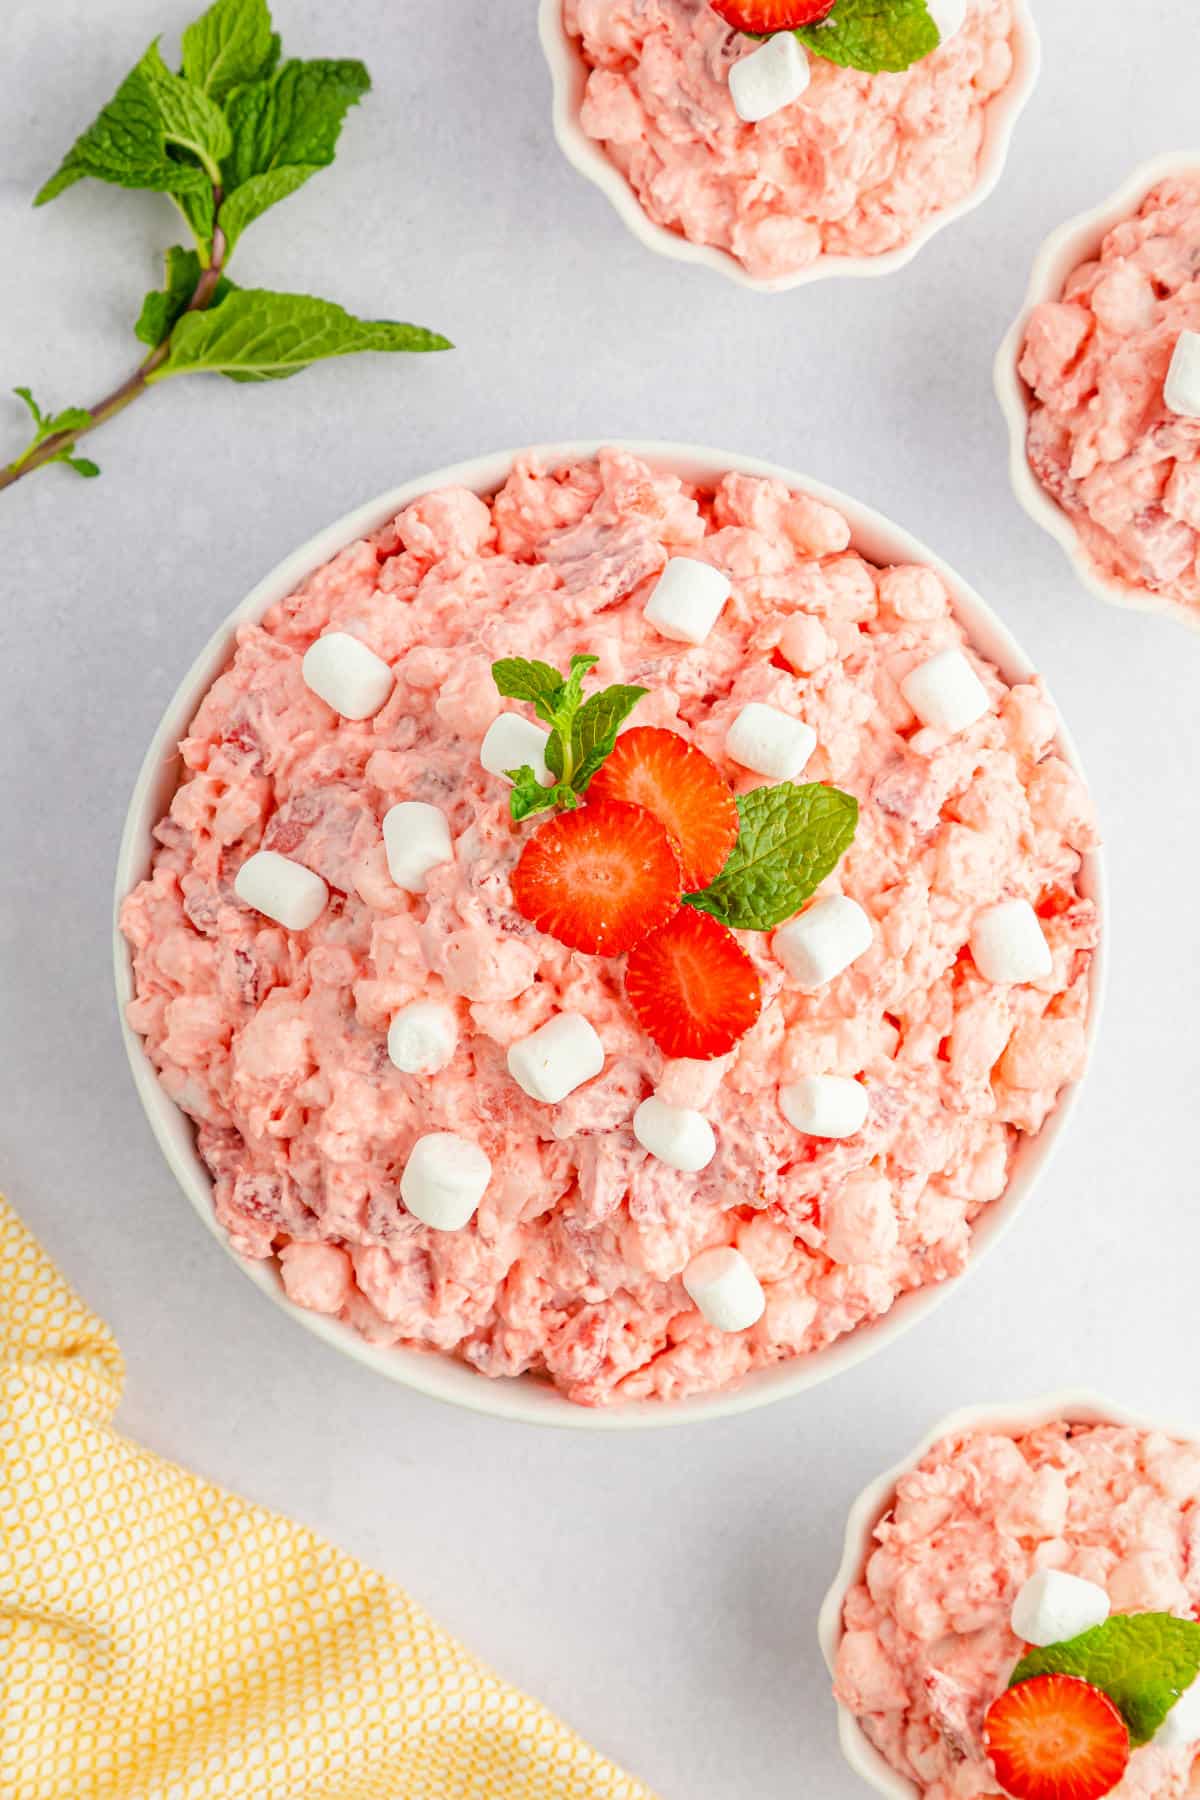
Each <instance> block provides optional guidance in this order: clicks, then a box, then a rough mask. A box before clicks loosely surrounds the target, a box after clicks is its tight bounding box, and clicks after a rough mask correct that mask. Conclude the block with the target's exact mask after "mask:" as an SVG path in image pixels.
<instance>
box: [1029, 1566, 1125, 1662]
mask: <svg viewBox="0 0 1200 1800" xmlns="http://www.w3.org/2000/svg"><path fill="white" fill-rule="evenodd" d="M1111 1610H1112V1608H1111V1605H1110V1603H1109V1598H1108V1595H1107V1594H1106V1593H1105V1591H1104V1589H1103V1588H1102V1587H1097V1585H1096V1583H1095V1582H1094V1581H1081V1580H1080V1578H1079V1576H1078V1575H1065V1574H1064V1573H1063V1571H1062V1570H1061V1569H1039V1570H1038V1572H1037V1574H1036V1575H1031V1576H1030V1578H1029V1580H1028V1581H1027V1582H1026V1583H1025V1586H1024V1587H1023V1588H1022V1589H1021V1591H1020V1593H1019V1594H1018V1595H1017V1597H1016V1599H1015V1601H1014V1602H1013V1609H1012V1628H1013V1630H1014V1632H1015V1633H1016V1635H1017V1636H1018V1637H1019V1638H1022V1639H1023V1640H1024V1641H1025V1643H1027V1644H1036V1645H1037V1647H1038V1649H1040V1650H1044V1649H1045V1648H1046V1646H1047V1644H1065V1643H1067V1642H1068V1641H1069V1640H1070V1639H1071V1638H1077V1637H1078V1636H1079V1634H1080V1632H1081V1631H1090V1630H1091V1629H1092V1626H1093V1625H1103V1623H1104V1621H1105V1619H1107V1617H1108V1615H1109V1613H1110V1611H1111Z"/></svg>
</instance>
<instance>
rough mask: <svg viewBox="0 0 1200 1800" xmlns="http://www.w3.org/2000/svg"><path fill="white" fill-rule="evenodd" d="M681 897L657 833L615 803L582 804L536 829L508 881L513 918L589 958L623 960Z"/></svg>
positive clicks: (652, 824)
mask: <svg viewBox="0 0 1200 1800" xmlns="http://www.w3.org/2000/svg"><path fill="white" fill-rule="evenodd" d="M682 892H683V888H682V882H681V879H680V872H679V858H678V856H677V855H676V853H675V846H674V844H673V843H672V842H671V839H670V837H669V836H668V834H667V831H666V829H665V827H664V826H663V825H661V824H660V823H659V821H658V820H657V819H656V818H654V817H653V816H652V815H651V814H650V813H648V812H646V810H645V809H644V808H643V807H640V806H626V805H624V804H622V803H621V802H620V801H615V800H609V801H597V802H595V803H592V802H591V801H589V803H588V805H587V806H584V807H582V808H580V809H579V810H578V811H576V812H567V813H559V814H558V815H557V816H556V817H555V818H553V819H551V820H550V821H549V822H548V823H547V824H545V825H542V826H541V827H540V828H539V829H538V830H537V831H535V832H534V834H533V836H532V837H531V838H530V840H529V842H528V843H527V844H526V846H525V848H524V850H522V852H521V856H520V859H519V861H518V863H517V866H516V868H515V869H514V870H513V873H512V893H513V903H514V904H515V906H516V908H517V911H518V912H519V913H522V914H523V915H524V916H525V918H527V919H531V920H532V921H533V923H534V924H535V925H536V926H537V928H538V930H539V931H544V932H546V934H547V935H548V936H549V937H553V938H557V939H558V941H559V943H560V944H567V945H569V946H570V948H571V949H572V950H586V951H588V952H589V954H590V955H592V956H623V955H624V953H625V951H626V950H631V949H632V948H633V946H634V945H635V944H636V943H638V941H639V940H640V939H641V938H644V937H645V936H646V934H647V932H650V931H654V930H655V929H656V928H657V927H658V926H659V925H662V924H664V923H665V922H666V920H668V919H669V918H670V917H671V915H672V914H673V913H674V912H675V910H676V908H677V907H678V905H679V901H680V898H681V895H682Z"/></svg>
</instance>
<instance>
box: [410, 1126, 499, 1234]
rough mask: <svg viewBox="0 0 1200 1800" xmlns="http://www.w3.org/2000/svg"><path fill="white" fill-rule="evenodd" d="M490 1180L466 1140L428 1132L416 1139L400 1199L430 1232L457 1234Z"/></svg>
mask: <svg viewBox="0 0 1200 1800" xmlns="http://www.w3.org/2000/svg"><path fill="white" fill-rule="evenodd" d="M491 1179H492V1165H491V1163H490V1162H489V1161H488V1159H487V1157H486V1156H485V1155H484V1153H483V1151H482V1150H481V1149H480V1148H479V1145H478V1144H474V1143H472V1142H471V1140H470V1138H461V1137H456V1136H455V1135H454V1133H453V1132H452V1131H431V1132H430V1133H429V1135H428V1136H427V1137H423V1138H418V1139H417V1141H416V1143H415V1144H414V1145H413V1147H412V1151H411V1153H410V1155H409V1158H408V1161H407V1162H406V1163H405V1165H404V1173H403V1175H402V1176H401V1177H400V1198H401V1199H402V1200H403V1202H404V1204H405V1206H406V1207H407V1208H408V1210H409V1212H410V1213H411V1214H412V1216H413V1218H414V1219H420V1221H421V1223H422V1225H428V1226H430V1227H431V1228H432V1229H433V1230H434V1231H461V1230H462V1228H463V1226H464V1225H466V1224H468V1223H469V1222H470V1221H471V1219H473V1218H474V1216H475V1210H476V1208H477V1207H478V1205H479V1202H480V1201H481V1200H482V1199H483V1196H484V1194H485V1193H486V1191H487V1184H488V1182H489V1181H490V1180H491Z"/></svg>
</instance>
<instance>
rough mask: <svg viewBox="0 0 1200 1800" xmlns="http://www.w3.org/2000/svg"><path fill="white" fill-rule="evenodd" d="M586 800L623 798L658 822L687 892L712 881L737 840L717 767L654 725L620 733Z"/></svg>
mask: <svg viewBox="0 0 1200 1800" xmlns="http://www.w3.org/2000/svg"><path fill="white" fill-rule="evenodd" d="M588 799H589V800H592V801H594V800H624V801H626V802H627V803H628V804H630V805H632V806H644V807H645V808H646V810H647V812H651V813H653V814H654V816H655V818H656V819H659V820H661V821H662V823H663V824H664V825H665V826H666V828H667V830H668V831H669V832H670V834H671V836H672V837H673V838H674V840H675V843H676V845H677V847H678V850H679V860H680V862H681V863H682V865H683V889H684V892H685V893H687V894H694V893H696V892H697V891H698V890H699V889H700V888H703V887H707V886H708V884H709V882H710V881H714V880H715V879H716V877H717V876H718V875H719V874H720V873H721V870H722V869H723V868H724V867H725V864H726V863H727V862H728V861H729V855H730V852H731V851H732V849H733V846H734V844H735V843H736V842H737V835H738V830H739V827H740V823H741V822H740V820H739V818H738V809H737V801H736V800H735V799H734V796H733V789H732V788H731V787H730V786H729V783H728V782H727V781H726V780H725V777H724V776H723V775H722V774H721V771H720V770H719V769H718V768H717V765H716V764H715V763H714V762H712V761H711V760H710V759H709V758H708V757H707V756H705V754H704V752H703V751H702V750H697V749H696V748H695V746H694V745H692V744H689V743H687V742H686V740H685V739H683V738H681V737H680V736H679V735H678V734H677V733H676V732H674V731H663V730H660V729H659V727H657V726H654V725H639V726H638V727H636V729H635V730H633V731H626V732H623V733H622V734H621V736H620V737H619V738H618V739H617V745H616V749H615V750H614V751H613V753H612V755H611V756H610V757H609V758H608V761H607V762H606V763H604V765H603V766H602V768H601V769H600V772H599V774H598V775H596V777H595V779H594V780H593V782H592V784H591V787H590V788H589V789H588Z"/></svg>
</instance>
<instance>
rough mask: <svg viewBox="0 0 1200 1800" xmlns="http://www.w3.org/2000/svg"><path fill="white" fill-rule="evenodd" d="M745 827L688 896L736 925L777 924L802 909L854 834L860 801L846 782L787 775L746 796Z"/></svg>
mask: <svg viewBox="0 0 1200 1800" xmlns="http://www.w3.org/2000/svg"><path fill="white" fill-rule="evenodd" d="M738 812H739V814H740V815H741V821H742V824H741V830H740V831H739V832H738V839H737V842H736V844H735V845H734V847H733V850H732V852H731V853H730V857H729V861H728V862H727V863H726V864H725V867H724V868H723V869H722V870H721V873H720V874H719V875H718V876H717V878H716V880H715V881H714V882H712V883H711V884H710V886H708V887H706V888H704V889H703V891H702V892H700V893H696V894H687V895H686V896H685V897H684V904H685V906H694V907H696V908H697V909H698V911H700V912H707V913H711V914H712V916H713V918H714V919H719V920H720V921H721V923H722V924H723V925H729V926H732V928H733V929H734V930H735V931H774V929H775V927H776V926H777V925H782V924H783V922H784V920H785V919H790V918H791V917H792V916H793V915H794V914H795V913H798V912H799V910H800V908H801V907H802V906H803V905H804V902H805V901H806V900H808V899H809V898H811V896H812V895H813V894H814V893H815V892H816V890H817V888H818V887H820V885H821V883H822V882H823V881H824V880H825V879H826V877H827V876H829V875H831V874H832V873H833V871H834V869H835V868H836V867H837V865H838V863H839V862H840V861H841V858H842V857H843V856H844V854H845V852H846V851H847V850H848V849H849V848H850V845H851V843H852V842H853V840H854V833H855V831H856V829H857V827H858V801H857V800H855V799H854V798H853V796H852V795H850V794H843V793H842V792H841V790H840V789H838V788H832V787H824V786H822V785H821V784H820V783H819V782H812V783H808V784H806V785H804V786H803V787H798V786H797V785H796V784H795V783H794V782H791V781H781V782H779V783H778V784H777V785H776V786H775V787H763V788H754V789H752V791H751V792H750V793H748V794H743V795H742V796H741V798H740V799H739V800H738Z"/></svg>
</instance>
